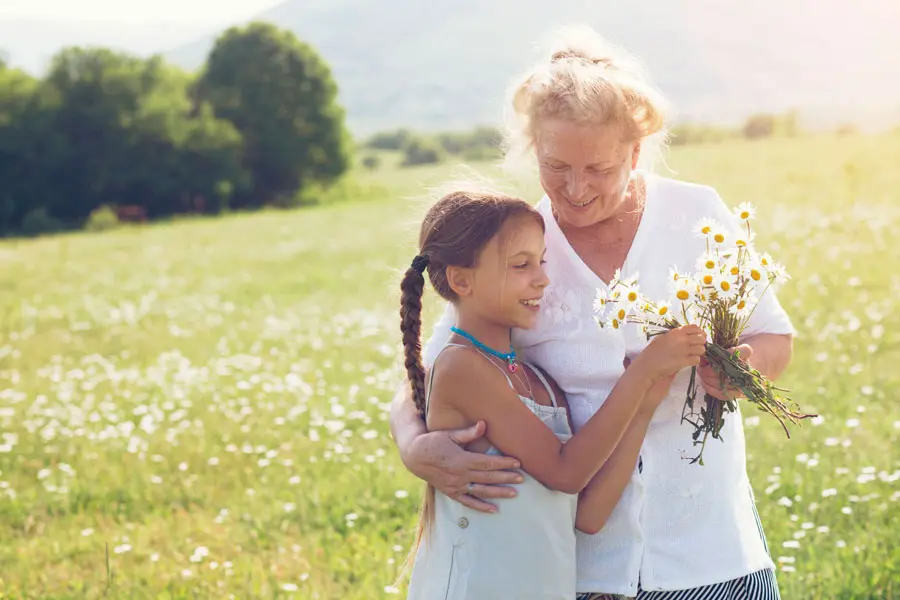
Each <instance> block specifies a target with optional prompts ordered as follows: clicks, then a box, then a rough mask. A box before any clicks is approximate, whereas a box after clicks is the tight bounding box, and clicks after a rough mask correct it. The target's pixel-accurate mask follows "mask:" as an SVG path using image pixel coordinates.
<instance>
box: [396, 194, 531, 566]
mask: <svg viewBox="0 0 900 600" xmlns="http://www.w3.org/2000/svg"><path fill="white" fill-rule="evenodd" d="M523 214H527V215H532V216H534V218H535V219H536V220H537V222H538V223H539V224H540V226H541V228H542V229H543V228H544V220H543V218H542V217H541V215H540V213H538V212H537V211H536V210H535V209H534V208H533V207H532V206H531V205H530V204H528V203H527V202H525V201H523V200H519V199H517V198H512V197H510V196H505V195H503V194H498V193H493V192H484V191H457V192H451V193H449V194H446V195H444V196H443V197H442V198H441V199H440V200H438V201H437V203H435V204H434V206H432V207H431V209H429V211H428V213H427V214H426V215H425V219H424V221H423V222H422V228H421V230H420V232H419V254H418V256H416V257H415V259H414V260H413V262H412V264H411V265H410V267H409V268H408V269H407V270H406V273H405V274H404V275H403V281H402V282H401V283H400V291H401V294H400V332H401V333H402V334H403V349H404V365H405V367H406V376H407V379H408V380H409V384H410V387H411V388H412V394H413V400H414V401H415V404H416V408H417V409H418V411H419V415H421V416H422V418H423V419H424V418H425V415H426V410H427V407H426V394H427V391H426V386H425V368H424V366H423V365H422V294H423V292H424V289H425V277H424V273H425V271H427V272H428V279H429V280H431V285H432V287H433V288H434V289H435V291H436V292H437V293H438V294H439V295H440V296H441V297H442V298H444V299H445V300H447V301H449V302H455V301H456V300H458V298H457V296H456V293H455V292H454V291H453V290H452V289H451V287H450V283H449V282H448V281H447V267H463V268H471V267H474V266H476V263H477V261H478V256H479V255H480V254H481V251H482V250H483V249H484V247H485V246H486V245H487V244H488V242H490V241H491V239H493V237H494V236H495V235H497V234H498V233H499V232H500V229H501V228H502V227H503V224H504V223H506V221H507V219H509V218H510V217H513V216H516V215H523ZM433 520H434V488H433V487H432V486H431V485H429V486H428V487H427V489H426V491H425V497H424V499H423V501H422V507H421V510H420V513H419V526H418V529H417V531H416V541H415V544H414V545H413V549H412V552H411V553H410V556H409V558H408V560H407V563H406V566H407V567H409V566H410V565H411V564H412V561H413V560H414V559H415V554H416V552H417V550H418V548H419V546H420V545H421V543H422V539H423V538H424V536H425V535H427V532H428V529H429V527H430V525H431V522H432V521H433Z"/></svg>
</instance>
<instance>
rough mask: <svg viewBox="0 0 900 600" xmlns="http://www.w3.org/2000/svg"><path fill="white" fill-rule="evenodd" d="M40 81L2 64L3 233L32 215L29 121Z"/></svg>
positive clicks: (0, 157) (0, 196) (0, 213)
mask: <svg viewBox="0 0 900 600" xmlns="http://www.w3.org/2000/svg"><path fill="white" fill-rule="evenodd" d="M37 87H38V81H37V80H36V79H34V78H33V77H31V76H29V75H28V74H26V73H24V72H23V71H19V70H17V69H9V68H6V67H5V66H2V65H0V233H3V232H4V231H9V230H11V229H13V228H15V227H17V226H18V225H19V224H20V223H21V222H22V219H23V218H24V217H25V214H26V213H27V212H28V210H29V207H28V205H27V202H26V201H27V199H28V185H29V178H30V177H31V175H32V173H31V172H30V169H29V166H30V161H29V157H30V155H31V154H32V153H31V148H32V147H33V145H34V136H33V133H34V132H33V131H32V130H33V127H32V125H33V123H32V121H31V120H30V118H29V115H30V113H31V112H32V107H33V103H34V98H35V91H36V90H37Z"/></svg>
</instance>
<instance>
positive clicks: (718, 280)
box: [713, 274, 738, 298]
mask: <svg viewBox="0 0 900 600" xmlns="http://www.w3.org/2000/svg"><path fill="white" fill-rule="evenodd" d="M713 287H714V288H715V290H716V295H717V296H718V297H719V298H733V297H734V296H735V295H736V294H737V292H738V289H737V286H735V285H734V280H733V279H732V278H731V277H730V276H728V275H726V274H719V275H716V276H715V277H714V280H713Z"/></svg>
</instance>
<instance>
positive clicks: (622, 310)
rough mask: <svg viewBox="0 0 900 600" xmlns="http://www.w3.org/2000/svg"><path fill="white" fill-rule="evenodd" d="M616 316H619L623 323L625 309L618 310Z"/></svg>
mask: <svg viewBox="0 0 900 600" xmlns="http://www.w3.org/2000/svg"><path fill="white" fill-rule="evenodd" d="M618 315H619V319H620V320H622V321H624V320H625V309H624V308H620V309H619V312H618Z"/></svg>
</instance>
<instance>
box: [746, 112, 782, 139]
mask: <svg viewBox="0 0 900 600" xmlns="http://www.w3.org/2000/svg"><path fill="white" fill-rule="evenodd" d="M774 132H775V116H774V115H765V114H761V115H753V116H751V117H750V118H748V119H747V121H746V122H745V123H744V129H743V133H744V137H746V138H748V139H751V140H755V139H758V138H764V137H771V135H772V134H773V133H774Z"/></svg>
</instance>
